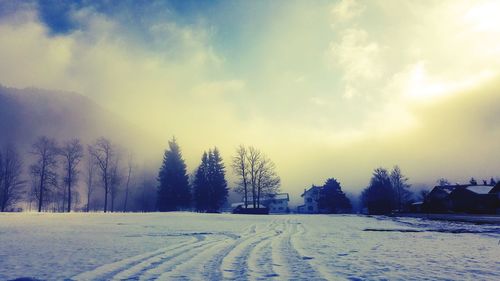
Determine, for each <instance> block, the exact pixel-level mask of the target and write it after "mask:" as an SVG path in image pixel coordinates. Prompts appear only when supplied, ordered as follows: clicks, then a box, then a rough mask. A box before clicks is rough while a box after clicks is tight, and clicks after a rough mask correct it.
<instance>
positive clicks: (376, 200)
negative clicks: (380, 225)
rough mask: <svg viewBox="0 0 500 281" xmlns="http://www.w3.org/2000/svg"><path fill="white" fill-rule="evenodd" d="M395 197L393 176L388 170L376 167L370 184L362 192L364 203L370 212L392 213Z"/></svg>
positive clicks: (378, 213) (377, 213)
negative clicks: (391, 176)
mask: <svg viewBox="0 0 500 281" xmlns="http://www.w3.org/2000/svg"><path fill="white" fill-rule="evenodd" d="M394 197H395V196H394V190H393V188H392V183H391V178H390V176H389V173H388V172H387V170H386V169H384V168H377V169H375V171H374V172H373V176H372V178H371V180H370V185H369V186H368V187H367V188H366V189H365V190H363V192H362V194H361V199H362V202H363V205H364V206H365V207H366V208H367V209H368V213H370V214H376V215H380V214H388V213H390V212H391V210H392V207H391V206H392V203H393V198H394Z"/></svg>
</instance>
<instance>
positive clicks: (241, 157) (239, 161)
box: [231, 145, 249, 208]
mask: <svg viewBox="0 0 500 281" xmlns="http://www.w3.org/2000/svg"><path fill="white" fill-rule="evenodd" d="M247 158H248V152H247V149H246V147H244V146H243V145H240V146H239V147H238V148H237V149H236V156H234V157H233V163H232V165H231V166H232V167H233V171H234V173H235V174H236V175H237V176H238V177H239V180H240V182H239V184H238V187H239V188H241V189H242V192H241V193H243V198H244V201H245V208H247V207H248V184H249V169H248V161H247Z"/></svg>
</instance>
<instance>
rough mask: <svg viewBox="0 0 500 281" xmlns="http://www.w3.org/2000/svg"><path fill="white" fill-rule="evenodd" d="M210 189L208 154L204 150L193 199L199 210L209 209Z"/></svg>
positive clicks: (194, 184)
mask: <svg viewBox="0 0 500 281" xmlns="http://www.w3.org/2000/svg"><path fill="white" fill-rule="evenodd" d="M208 191H209V183H208V155H207V153H206V152H204V153H203V156H202V158H201V164H200V166H199V167H198V169H197V170H196V174H195V178H194V182H193V199H194V205H195V210H196V211H197V212H206V210H207V209H208V204H207V203H208V196H209V194H208Z"/></svg>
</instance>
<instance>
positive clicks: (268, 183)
mask: <svg viewBox="0 0 500 281" xmlns="http://www.w3.org/2000/svg"><path fill="white" fill-rule="evenodd" d="M280 183H281V180H280V177H279V176H278V175H277V173H276V165H275V164H274V162H273V161H271V159H269V158H268V157H266V156H264V155H263V156H262V157H261V159H260V162H259V166H258V169H257V179H256V184H257V203H259V204H260V199H261V197H262V196H263V195H264V196H265V195H268V194H276V193H277V192H278V191H279V187H280Z"/></svg>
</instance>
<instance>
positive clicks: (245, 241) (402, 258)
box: [0, 213, 500, 280]
mask: <svg viewBox="0 0 500 281" xmlns="http://www.w3.org/2000/svg"><path fill="white" fill-rule="evenodd" d="M499 242H500V226H499V225H474V224H467V223H456V222H455V223H452V222H445V221H429V220H425V219H419V218H387V217H367V216H355V215H345V216H342V215H269V216H266V215H260V216H253V215H232V214H196V213H150V214H116V213H115V214H102V213H94V214H81V213H72V214H34V213H21V214H0V280H8V279H13V278H18V277H27V276H28V277H34V278H39V279H45V280H64V279H70V280H125V279H127V280H129V279H130V280H154V279H158V280H221V279H223V280H290V279H294V280H365V279H370V280H378V279H390V280H394V279H399V280H450V279H451V280H464V279H477V280H500V244H499Z"/></svg>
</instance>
